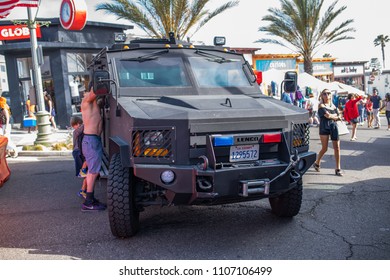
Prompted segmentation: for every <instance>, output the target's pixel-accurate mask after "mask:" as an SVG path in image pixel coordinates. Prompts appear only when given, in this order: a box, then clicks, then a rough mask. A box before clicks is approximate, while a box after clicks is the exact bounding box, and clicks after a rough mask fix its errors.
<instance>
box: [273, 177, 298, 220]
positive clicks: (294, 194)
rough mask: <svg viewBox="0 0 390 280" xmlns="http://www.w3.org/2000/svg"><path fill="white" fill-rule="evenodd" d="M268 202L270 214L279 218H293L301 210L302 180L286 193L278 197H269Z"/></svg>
mask: <svg viewBox="0 0 390 280" xmlns="http://www.w3.org/2000/svg"><path fill="white" fill-rule="evenodd" d="M269 202H270V205H271V209H272V212H273V213H274V214H275V215H276V216H279V217H294V216H296V215H297V214H298V213H299V210H301V205H302V180H299V181H298V182H297V186H296V187H294V188H293V189H291V190H289V191H288V192H286V193H284V194H282V195H280V196H278V197H270V198H269Z"/></svg>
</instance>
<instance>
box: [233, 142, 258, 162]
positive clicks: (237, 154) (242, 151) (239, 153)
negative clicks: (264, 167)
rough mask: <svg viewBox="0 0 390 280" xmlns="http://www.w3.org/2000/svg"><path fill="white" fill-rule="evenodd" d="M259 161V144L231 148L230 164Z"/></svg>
mask: <svg viewBox="0 0 390 280" xmlns="http://www.w3.org/2000/svg"><path fill="white" fill-rule="evenodd" d="M258 159H259V144H254V145H242V146H231V147H230V157H229V161H230V162H237V161H248V160H258Z"/></svg>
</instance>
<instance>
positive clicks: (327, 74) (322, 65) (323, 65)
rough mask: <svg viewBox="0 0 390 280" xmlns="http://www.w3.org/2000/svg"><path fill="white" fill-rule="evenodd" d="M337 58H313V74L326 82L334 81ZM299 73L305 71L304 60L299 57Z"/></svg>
mask: <svg viewBox="0 0 390 280" xmlns="http://www.w3.org/2000/svg"><path fill="white" fill-rule="evenodd" d="M335 60H336V58H332V57H324V58H313V61H312V63H313V76H314V77H316V78H318V79H320V80H321V81H324V82H331V81H333V63H334V61H335ZM297 62H298V68H299V73H303V72H305V70H304V65H303V62H304V60H303V59H301V58H298V59H297Z"/></svg>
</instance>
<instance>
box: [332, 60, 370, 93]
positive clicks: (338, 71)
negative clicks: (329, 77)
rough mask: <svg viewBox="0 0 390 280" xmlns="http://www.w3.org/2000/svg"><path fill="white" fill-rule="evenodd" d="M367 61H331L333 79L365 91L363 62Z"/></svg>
mask: <svg viewBox="0 0 390 280" xmlns="http://www.w3.org/2000/svg"><path fill="white" fill-rule="evenodd" d="M367 62H368V61H355V62H333V73H334V80H335V81H337V82H340V83H343V84H346V85H350V86H353V87H355V88H357V89H360V90H363V91H366V86H365V64H366V63H367Z"/></svg>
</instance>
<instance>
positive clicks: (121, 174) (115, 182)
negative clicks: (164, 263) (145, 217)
mask: <svg viewBox="0 0 390 280" xmlns="http://www.w3.org/2000/svg"><path fill="white" fill-rule="evenodd" d="M135 190H136V188H135V178H134V177H133V175H132V173H130V168H124V167H122V163H121V157H120V154H114V155H113V156H112V158H111V161H110V167H109V175H108V181H107V206H108V215H109V220H110V227H111V232H112V234H113V235H114V236H117V237H121V238H126V237H131V236H133V235H135V234H136V233H137V232H138V230H139V211H138V209H137V205H136V203H135V196H136V193H135Z"/></svg>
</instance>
